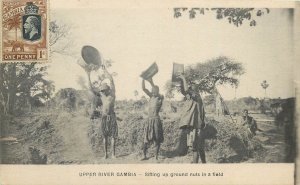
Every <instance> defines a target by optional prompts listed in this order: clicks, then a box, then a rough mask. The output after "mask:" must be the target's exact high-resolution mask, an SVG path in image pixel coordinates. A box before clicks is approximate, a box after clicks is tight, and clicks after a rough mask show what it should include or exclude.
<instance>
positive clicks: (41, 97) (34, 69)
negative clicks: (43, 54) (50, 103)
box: [0, 63, 54, 113]
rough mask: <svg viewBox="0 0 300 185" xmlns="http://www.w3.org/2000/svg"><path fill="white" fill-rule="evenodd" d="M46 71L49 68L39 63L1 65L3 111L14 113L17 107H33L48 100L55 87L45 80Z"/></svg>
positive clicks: (0, 86)
mask: <svg viewBox="0 0 300 185" xmlns="http://www.w3.org/2000/svg"><path fill="white" fill-rule="evenodd" d="M46 70H47V66H45V65H38V64H37V63H30V64H25V63H13V64H1V65H0V91H1V101H2V108H1V110H6V111H7V113H13V112H14V110H15V108H16V106H20V107H24V106H26V105H28V106H32V105H35V104H37V103H38V102H39V103H41V102H43V101H46V100H48V99H49V98H50V96H51V95H52V93H53V91H54V85H53V82H52V81H49V80H47V79H45V75H46V74H47V72H46ZM6 111H5V113H6Z"/></svg>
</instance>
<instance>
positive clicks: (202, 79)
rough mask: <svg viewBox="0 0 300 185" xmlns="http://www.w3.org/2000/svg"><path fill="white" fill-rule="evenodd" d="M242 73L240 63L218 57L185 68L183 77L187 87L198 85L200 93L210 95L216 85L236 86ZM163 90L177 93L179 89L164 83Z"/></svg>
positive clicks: (171, 84)
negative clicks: (193, 84)
mask: <svg viewBox="0 0 300 185" xmlns="http://www.w3.org/2000/svg"><path fill="white" fill-rule="evenodd" d="M243 73H244V68H243V66H242V64H241V63H238V62H235V61H234V60H233V59H230V58H228V57H224V56H221V57H218V58H213V59H211V60H208V61H206V62H205V63H197V64H194V65H191V66H187V67H186V69H185V74H184V75H185V77H186V79H187V82H188V85H191V84H192V83H195V84H198V85H199V91H200V92H206V93H209V94H211V93H212V91H213V89H214V88H215V86H216V85H220V84H221V85H222V84H230V85H232V86H238V85H239V80H238V79H237V77H238V76H240V75H242V74H243ZM165 88H166V89H167V92H168V91H171V92H173V91H174V90H175V91H179V87H177V86H175V85H174V84H173V83H171V82H170V81H169V82H167V83H166V85H165Z"/></svg>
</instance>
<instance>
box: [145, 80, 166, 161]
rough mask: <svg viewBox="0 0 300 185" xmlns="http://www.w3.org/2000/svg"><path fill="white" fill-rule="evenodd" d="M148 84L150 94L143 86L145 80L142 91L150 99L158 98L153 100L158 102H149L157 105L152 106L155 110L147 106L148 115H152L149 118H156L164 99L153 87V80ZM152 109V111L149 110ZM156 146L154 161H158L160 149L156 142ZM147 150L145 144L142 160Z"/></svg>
mask: <svg viewBox="0 0 300 185" xmlns="http://www.w3.org/2000/svg"><path fill="white" fill-rule="evenodd" d="M148 81H149V83H150V84H151V86H152V91H151V92H150V91H149V90H148V89H146V86H145V80H143V82H142V89H143V91H144V92H145V93H146V94H147V95H148V96H149V97H150V98H151V97H158V99H155V100H157V101H158V102H151V103H154V104H155V105H156V103H158V104H159V106H154V107H155V108H154V109H153V107H151V105H149V112H150V114H153V115H150V116H158V112H159V110H160V108H161V104H162V101H163V99H164V97H163V96H162V95H160V94H159V89H158V87H157V86H155V85H154V83H153V80H152V79H150V80H148ZM151 108H152V109H151ZM155 145H156V153H155V158H156V160H158V154H159V149H160V143H159V142H156V143H155ZM147 148H148V146H147V145H146V144H144V147H143V153H144V158H143V159H142V160H147V159H148V158H147Z"/></svg>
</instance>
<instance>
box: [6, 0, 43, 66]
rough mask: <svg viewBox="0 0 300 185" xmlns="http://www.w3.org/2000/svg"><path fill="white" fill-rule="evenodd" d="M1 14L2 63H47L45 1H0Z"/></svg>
mask: <svg viewBox="0 0 300 185" xmlns="http://www.w3.org/2000/svg"><path fill="white" fill-rule="evenodd" d="M1 12H2V13H1V18H2V26H1V29H2V30H1V32H2V37H1V50H2V56H1V62H26V61H29V62H45V61H47V60H48V57H49V46H48V19H49V16H48V2H47V0H3V1H2V3H1Z"/></svg>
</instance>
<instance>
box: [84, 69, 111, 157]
mask: <svg viewBox="0 0 300 185" xmlns="http://www.w3.org/2000/svg"><path fill="white" fill-rule="evenodd" d="M102 70H103V72H104V76H105V77H106V78H107V79H109V81H110V88H107V89H104V90H102V91H100V97H101V101H102V107H101V108H102V113H103V115H110V114H112V113H114V105H115V98H116V95H115V85H114V80H113V78H112V76H111V74H109V73H108V71H107V70H106V68H105V66H102ZM88 79H89V85H90V88H91V90H92V92H93V93H94V94H95V95H98V94H99V92H97V91H96V90H95V88H94V87H93V86H92V83H91V79H90V73H89V72H88ZM107 141H108V137H104V138H103V143H104V152H105V156H104V158H105V159H107V158H108V155H107V148H108V142H107ZM111 147H112V158H116V156H115V139H114V138H113V137H112V138H111Z"/></svg>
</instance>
